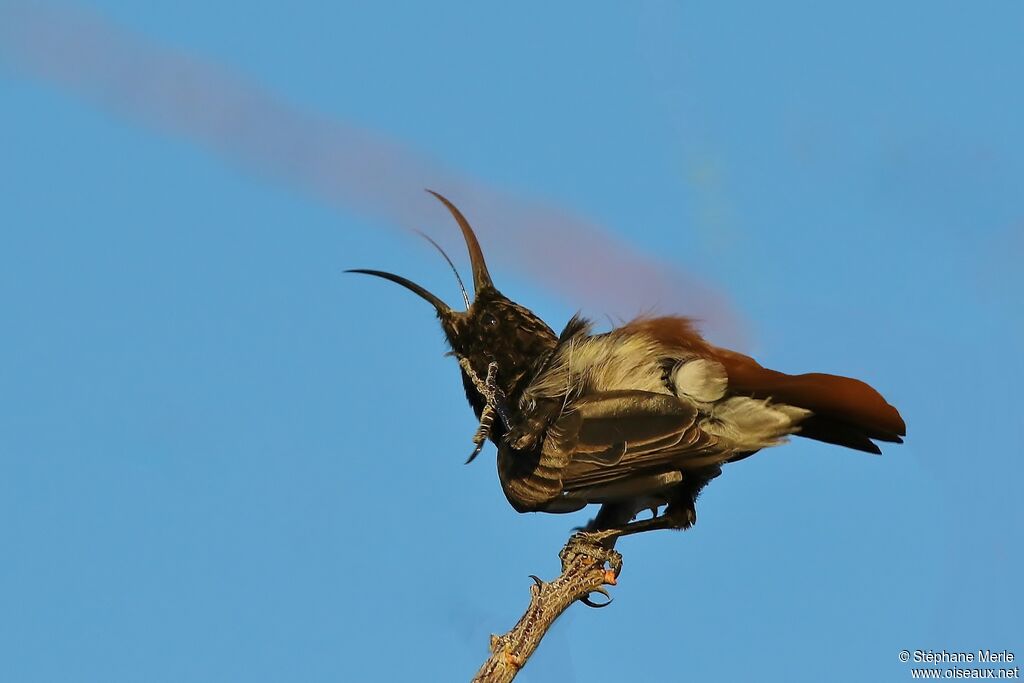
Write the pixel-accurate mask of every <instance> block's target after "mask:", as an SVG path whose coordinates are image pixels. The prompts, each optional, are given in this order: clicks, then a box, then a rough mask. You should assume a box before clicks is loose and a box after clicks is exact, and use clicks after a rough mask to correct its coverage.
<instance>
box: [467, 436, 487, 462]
mask: <svg viewBox="0 0 1024 683" xmlns="http://www.w3.org/2000/svg"><path fill="white" fill-rule="evenodd" d="M483 449H484V444H483V442H482V441H481V442H480V443H478V444H477V445H476V448H474V449H473V452H472V453H470V454H469V457H468V458H466V462H464V463H463V464H464V465H468V464H469V463H471V462H473V461H474V460H476V456H478V455H480V451H482V450H483Z"/></svg>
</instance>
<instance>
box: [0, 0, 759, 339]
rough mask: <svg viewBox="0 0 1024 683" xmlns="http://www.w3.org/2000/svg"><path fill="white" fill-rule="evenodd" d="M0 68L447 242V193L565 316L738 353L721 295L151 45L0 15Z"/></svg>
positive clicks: (89, 17)
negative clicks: (693, 323)
mask: <svg viewBox="0 0 1024 683" xmlns="http://www.w3.org/2000/svg"><path fill="white" fill-rule="evenodd" d="M5 62H6V67H7V69H9V70H12V71H13V73H14V74H15V75H18V76H21V77H27V78H31V79H35V80H41V81H43V82H45V83H48V84H50V85H54V86H57V87H59V88H60V89H62V90H65V91H68V92H72V93H75V94H77V95H79V96H81V97H83V98H85V99H86V100H88V101H90V102H92V103H94V104H96V105H98V106H100V107H102V108H103V109H105V110H107V111H109V112H112V113H114V114H116V115H119V116H124V117H126V118H129V119H131V120H133V121H135V122H137V123H140V124H143V125H145V126H148V127H150V128H153V129H157V130H159V131H162V132H165V133H170V134H173V135H176V136H179V137H182V138H186V139H188V140H191V141H193V142H195V143H198V144H201V145H203V146H204V147H205V148H207V149H210V150H212V151H215V152H216V153H218V154H219V155H221V156H222V157H223V158H225V159H227V160H229V161H231V162H232V163H234V164H235V165H237V166H239V167H242V168H244V169H246V170H250V171H255V172H257V173H259V174H260V175H263V176H267V177H270V178H273V179H276V180H278V181H282V182H284V183H286V184H288V185H289V186H291V187H292V188H294V189H296V190H299V191H301V192H304V193H306V194H309V195H312V196H314V197H316V198H318V199H320V200H322V201H326V202H328V203H330V204H332V205H335V206H338V207H341V208H344V209H346V210H352V211H356V212H358V213H361V214H364V215H366V216H368V217H372V218H375V219H382V220H383V221H384V222H386V223H388V224H392V225H395V226H400V227H403V228H412V227H422V226H424V225H427V224H429V225H432V226H437V229H436V230H434V232H435V234H443V231H446V230H448V229H449V228H450V226H448V225H447V223H446V216H445V215H444V212H443V211H439V210H438V206H437V203H436V202H435V201H434V200H433V199H432V198H430V197H428V196H427V195H426V194H425V193H424V192H423V191H422V190H423V188H427V187H429V188H433V189H436V190H439V191H442V192H444V193H445V194H446V195H447V196H449V197H451V198H452V199H453V200H454V201H456V203H457V204H458V205H459V206H460V207H461V208H462V209H463V211H464V212H465V213H466V215H467V216H468V217H470V220H471V221H472V223H473V225H474V226H475V227H476V228H477V229H478V231H479V232H480V236H481V239H482V240H483V242H484V244H485V245H486V246H487V248H488V253H489V254H493V255H494V256H495V257H496V258H497V259H498V260H504V261H505V262H506V263H509V264H510V265H512V266H513V267H515V268H516V269H518V270H519V271H520V272H521V273H523V274H524V275H526V276H528V277H530V278H531V279H535V280H537V281H539V282H540V283H541V284H543V285H546V286H548V287H550V288H552V289H554V290H555V291H557V292H559V293H560V294H561V295H562V296H563V297H564V298H565V299H566V300H567V301H569V302H571V303H572V304H574V305H582V306H584V307H586V308H587V309H588V310H591V311H593V312H596V313H612V314H616V315H620V316H625V317H630V316H632V315H635V314H636V313H639V312H647V311H650V310H651V309H652V308H656V309H658V310H659V311H662V312H669V313H683V314H687V315H691V316H693V317H696V318H698V319H699V320H701V322H702V326H703V327H704V328H705V329H706V330H707V331H709V332H710V333H711V335H712V336H713V337H714V338H715V339H716V341H720V342H724V343H733V344H736V343H737V342H738V337H740V336H741V335H740V326H739V325H738V323H737V320H736V318H735V317H734V316H733V315H732V314H731V312H730V307H729V305H728V303H727V302H726V301H725V300H724V299H723V297H722V296H721V295H719V294H717V293H715V292H712V291H710V290H709V289H708V288H707V287H706V286H704V285H702V284H700V283H699V282H697V281H696V280H694V279H693V278H691V277H688V276H686V275H685V274H683V273H680V272H679V271H677V270H675V269H673V268H671V267H670V266H668V265H666V264H662V263H658V262H656V261H655V260H654V259H652V258H650V257H649V256H646V255H643V254H640V253H637V252H636V251H635V250H634V249H632V248H630V247H629V246H627V245H625V244H622V243H620V242H618V241H616V240H615V239H614V238H612V237H611V236H610V235H609V234H607V233H606V232H605V231H604V230H602V229H601V228H600V227H598V226H596V225H594V224H593V223H591V222H589V221H587V220H584V219H582V218H580V217H577V216H573V215H571V214H570V213H568V212H566V211H562V210H559V209H557V208H555V207H551V206H546V205H543V204H540V203H535V202H528V201H523V200H521V199H519V198H516V197H513V196H511V195H508V194H506V193H503V192H501V191H498V190H496V189H493V188H490V187H487V186H485V185H484V184H482V183H480V182H478V181H475V180H472V179H470V178H468V177H466V176H464V175H462V174H459V173H457V172H454V171H452V170H450V169H446V168H444V167H443V166H442V165H441V164H438V163H435V162H433V161H432V160H430V159H428V158H426V157H425V156H424V155H421V154H419V153H417V152H416V151H414V150H412V149H410V148H408V147H406V146H404V145H402V144H400V143H398V142H395V141H392V140H388V139H386V138H384V137H383V136H381V135H379V134H375V133H373V132H370V131H367V130H363V129H360V128H358V127H356V126H352V125H349V124H346V123H343V122H340V121H336V120H330V119H328V118H326V117H324V116H322V115H318V114H317V113H315V112H312V111H305V110H302V109H300V108H297V107H295V106H293V105H291V104H289V103H287V102H285V101H282V100H280V99H278V98H277V97H275V96H274V94H273V93H271V92H268V91H267V90H264V89H262V88H260V87H259V86H258V85H256V84H254V83H251V82H247V81H246V80H245V79H244V78H242V77H240V76H239V75H238V74H234V73H231V72H230V71H228V70H226V69H224V68H222V67H219V66H218V65H216V64H211V63H208V62H204V61H201V60H199V59H197V58H195V57H193V56H190V55H187V54H184V53H182V52H178V51H175V50H173V49H169V48H166V47H162V46H158V45H154V44H152V43H151V42H150V41H148V40H147V39H146V38H145V37H144V36H142V35H137V34H134V33H132V32H130V31H129V30H126V29H124V28H121V27H119V26H116V25H113V24H112V23H110V22H109V21H107V20H105V19H104V18H103V17H101V16H98V15H96V14H92V13H89V12H86V11H83V10H82V9H70V8H67V7H60V8H58V7H51V6H46V5H41V4H38V3H27V2H9V3H4V4H0V66H2V65H4V63H5ZM624 201H625V199H624ZM630 227H631V228H639V227H641V226H630ZM453 237H454V235H453ZM445 241H447V240H445ZM342 265H346V266H349V265H360V264H349V263H345V264H339V267H340V266H342ZM375 265H386V264H375ZM407 275H411V274H409V273H407Z"/></svg>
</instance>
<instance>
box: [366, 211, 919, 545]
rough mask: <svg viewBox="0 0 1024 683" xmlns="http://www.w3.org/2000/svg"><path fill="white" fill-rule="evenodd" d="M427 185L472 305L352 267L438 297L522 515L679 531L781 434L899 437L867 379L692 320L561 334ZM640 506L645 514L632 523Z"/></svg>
mask: <svg viewBox="0 0 1024 683" xmlns="http://www.w3.org/2000/svg"><path fill="white" fill-rule="evenodd" d="M431 194H433V195H434V196H435V197H437V198H438V199H439V200H440V201H441V202H442V203H443V204H444V205H445V206H446V207H447V208H448V210H449V211H450V212H451V214H452V216H453V217H454V218H455V221H456V222H457V223H458V225H459V227H460V228H461V230H462V235H463V238H464V239H465V242H466V245H467V247H468V250H469V257H470V261H471V263H472V268H473V286H474V290H475V295H474V298H473V300H472V301H470V299H469V296H468V294H467V293H466V290H465V287H463V286H462V281H461V279H459V286H460V288H462V293H463V298H464V299H465V302H466V307H467V308H466V310H465V311H456V310H453V309H452V308H451V307H449V306H448V305H447V304H446V303H444V302H443V301H442V300H441V299H439V298H438V297H436V296H435V295H433V294H431V293H430V292H429V291H427V290H426V289H424V288H423V287H421V286H420V285H418V284H416V283H414V282H412V281H410V280H407V279H406V278H403V277H401V276H399V275H394V274H392V273H388V272H384V271H379V270H365V269H357V270H352V271H349V272H355V273H363V274H367V275H374V276H377V277H381V278H384V279H387V280H390V281H392V282H395V283H398V284H399V285H402V286H403V287H405V288H407V289H409V290H411V291H412V292H414V293H415V294H417V295H419V296H420V297H422V298H423V299H425V300H427V301H428V302H430V303H431V304H432V305H433V306H434V309H435V310H436V312H437V316H438V318H439V319H440V322H441V327H442V329H443V330H444V333H445V336H446V337H447V339H448V344H449V345H450V347H451V352H452V355H454V356H455V357H457V358H458V360H459V365H460V367H461V370H462V382H463V385H464V387H465V391H466V397H467V398H468V399H469V403H470V405H471V406H472V407H473V411H474V412H475V413H476V416H477V418H478V419H479V420H480V429H479V430H478V432H477V434H476V437H475V438H474V442H475V443H476V450H474V451H473V454H472V455H471V456H470V460H472V459H473V458H474V457H475V456H476V454H477V453H479V451H480V448H481V446H482V445H483V442H484V440H485V439H486V438H490V440H491V441H492V442H493V443H494V444H495V445H496V446H497V448H498V458H497V463H498V477H499V479H500V481H501V486H502V489H503V491H504V492H505V496H506V497H507V498H508V501H509V502H510V503H511V504H512V506H513V507H514V508H515V509H516V510H518V511H520V512H552V513H563V512H573V511H576V510H579V509H581V508H583V507H584V506H586V505H588V504H591V503H600V504H602V507H601V509H600V511H599V513H598V515H597V517H596V518H595V519H594V520H593V521H592V522H591V524H590V526H589V529H591V530H594V531H599V530H613V531H614V532H615V533H616V534H618V535H624V534H628V533H635V532H638V531H647V530H653V529H664V528H677V529H685V528H689V527H690V526H692V525H693V524H694V522H695V521H696V510H695V503H696V499H697V496H698V495H699V493H700V492H701V490H702V489H703V488H704V486H705V485H706V484H707V483H708V482H709V481H710V480H711V479H713V478H715V477H717V476H718V475H719V474H721V471H722V469H721V468H722V466H723V465H725V464H726V463H731V462H735V461H737V460H742V459H743V458H746V457H749V456H750V455H753V454H754V453H756V452H757V451H759V450H761V449H762V448H768V447H770V446H776V445H778V444H780V443H783V442H784V441H785V440H786V437H788V436H790V435H795V436H800V437H805V438H809V439H815V440H817V441H823V442H826V443H831V444H836V445H839V446H845V447H847V448H852V449H856V450H860V451H866V452H868V453H880V452H881V451H880V450H879V448H878V446H877V445H876V444H875V443H874V442H875V441H888V442H893V443H902V439H901V438H900V437H902V436H903V435H905V434H906V426H905V424H904V422H903V419H902V418H901V417H900V414H899V412H898V411H897V410H896V408H894V407H893V406H891V405H889V404H888V403H887V402H886V401H885V399H884V398H882V396H881V395H880V394H879V393H878V392H877V391H875V390H874V389H873V388H871V387H870V386H868V385H867V384H865V383H864V382H861V381H859V380H855V379H851V378H848V377H840V376H836V375H826V374H820V373H811V374H803V375H788V374H785V373H781V372H776V371H774V370H769V369H767V368H764V367H762V366H761V365H759V364H758V363H757V361H755V360H754V359H752V358H750V357H748V356H745V355H743V354H740V353H736V352H735V351H729V350H726V349H722V348H719V347H716V346H713V345H712V344H710V343H708V342H707V341H705V340H704V339H703V338H702V337H701V336H700V334H699V333H698V332H697V331H696V329H695V328H694V326H693V325H692V324H691V322H690V321H689V320H688V319H686V318H682V317H646V318H638V319H636V320H633V321H632V322H629V323H627V324H625V325H622V326H621V327H616V328H614V329H612V330H611V331H609V332H604V333H601V334H596V333H594V331H593V328H592V325H591V323H590V322H588V321H587V320H585V319H583V318H580V317H578V316H576V317H573V318H572V319H571V320H570V321H569V323H568V324H567V325H566V326H565V328H564V329H563V330H562V332H561V334H555V332H554V331H553V330H552V329H551V328H550V327H548V325H547V324H545V323H544V321H543V320H541V319H540V318H538V317H537V316H536V315H534V314H533V313H532V312H531V311H530V310H529V309H527V308H525V307H523V306H521V305H519V304H517V303H515V302H514V301H511V300H510V299H508V298H507V297H505V296H503V295H502V294H501V293H500V292H499V291H498V290H497V289H496V288H495V286H494V284H493V282H492V281H491V276H490V274H489V273H488V270H487V264H486V262H485V261H484V255H483V252H482V251H481V249H480V244H479V243H478V241H477V238H476V235H475V234H474V233H473V229H472V228H471V227H470V225H469V222H468V221H467V220H466V219H465V217H464V216H463V215H462V213H461V212H459V210H458V209H457V208H456V207H455V206H454V205H453V204H452V203H451V202H449V201H448V200H447V199H445V198H444V197H442V196H441V195H439V194H437V193H434V192H431ZM428 239H429V238H428ZM435 246H437V245H436V244H435ZM438 249H439V250H440V247H438ZM441 253H442V255H444V257H445V259H446V260H447V261H448V263H449V265H451V266H452V269H453V270H455V266H454V265H452V262H451V259H449V258H448V256H447V254H444V251H443V250H441ZM455 273H456V277H457V278H458V271H457V270H455ZM467 462H468V461H467ZM662 506H665V507H664V511H661V507H662ZM645 509H651V510H653V511H654V515H653V516H652V517H650V518H647V519H644V520H642V521H633V520H634V518H635V517H636V516H637V513H638V512H640V511H642V510H645Z"/></svg>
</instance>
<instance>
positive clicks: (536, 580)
mask: <svg viewBox="0 0 1024 683" xmlns="http://www.w3.org/2000/svg"><path fill="white" fill-rule="evenodd" d="M530 578H531V579H533V582H534V583H535V584H537V588H543V587H544V582H543V581H541V579H540V577H539V576H537V575H536V574H530Z"/></svg>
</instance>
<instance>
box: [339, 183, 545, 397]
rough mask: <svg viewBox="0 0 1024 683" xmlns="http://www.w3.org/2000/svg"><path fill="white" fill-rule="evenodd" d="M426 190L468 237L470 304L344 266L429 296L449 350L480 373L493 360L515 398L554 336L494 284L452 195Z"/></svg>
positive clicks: (504, 385)
mask: <svg viewBox="0 0 1024 683" xmlns="http://www.w3.org/2000/svg"><path fill="white" fill-rule="evenodd" d="M428 192H430V193H431V194H432V195H434V196H435V197H437V199H438V200H439V201H441V203H443V204H444V205H445V206H446V207H447V208H448V211H450V212H451V214H452V216H453V217H454V218H455V222H456V223H458V225H459V228H460V229H461V230H462V236H463V239H464V240H465V241H466V248H467V249H468V251H469V260H470V263H471V264H472V268H473V290H474V297H473V301H472V302H470V304H469V308H467V309H466V310H465V311H456V310H453V309H452V308H451V307H450V306H448V304H446V303H445V302H444V301H442V300H441V299H439V298H438V297H436V296H434V295H433V294H431V293H430V292H429V291H427V290H426V289H424V288H423V287H421V286H420V285H418V284H416V283H415V282H412V281H411V280H407V279H406V278H404V277H401V276H399V275H394V274H392V273H387V272H384V271H380V270H365V269H358V270H351V271H348V272H352V273H363V274H366V275H374V276H376V277H381V278H384V279H386V280H390V281H392V282H395V283H397V284H399V285H402V286H403V287H405V288H406V289H408V290H410V291H412V292H413V293H415V294H416V295H418V296H419V297H421V298H423V299H425V300H426V301H428V302H430V304H431V305H433V307H434V309H435V310H436V311H437V317H438V319H439V320H440V321H441V328H442V329H443V330H444V333H445V336H446V337H447V338H448V344H449V345H450V346H451V348H452V351H453V352H454V353H455V354H456V355H457V356H459V357H461V358H466V359H467V360H469V362H470V364H471V365H472V366H473V370H474V371H475V372H476V373H477V374H478V375H479V376H480V377H484V376H485V375H486V374H487V366H488V365H489V364H490V363H491V362H492V361H496V362H497V363H498V374H497V381H498V385H499V386H500V387H501V389H502V390H503V391H504V392H505V395H506V396H507V397H508V398H509V399H511V400H513V401H514V400H516V399H518V397H519V394H520V393H521V392H522V390H523V389H524V388H525V386H526V384H527V383H528V382H529V380H530V378H531V377H532V375H533V373H534V371H535V370H536V368H537V366H538V364H539V363H541V362H543V360H544V358H545V357H546V355H547V353H548V352H549V351H550V350H551V349H553V348H554V347H555V344H556V342H557V336H556V335H555V333H554V331H553V330H552V329H551V328H550V327H548V326H547V325H546V324H545V323H544V321H543V320H541V319H540V318H538V317H537V316H536V315H534V314H533V312H532V311H530V310H529V309H527V308H525V307H523V306H520V305H519V304H517V303H515V302H514V301H512V300H511V299H509V298H508V297H506V296H504V295H503V294H502V293H501V292H499V291H498V290H497V289H496V288H495V287H494V283H493V282H492V281H491V276H490V273H489V272H488V270H487V263H486V261H484V255H483V251H482V250H481V249H480V243H479V242H478V241H477V238H476V235H475V234H474V232H473V229H472V228H471V227H470V225H469V222H468V221H467V220H466V218H465V217H464V216H463V215H462V213H461V212H460V211H459V210H458V209H457V208H456V207H455V205H454V204H452V203H451V202H450V201H448V200H447V199H445V198H444V197H442V196H441V195H440V194H438V193H436V192H433V191H430V190H428ZM442 253H443V252H442ZM446 258H447V257H446ZM463 383H464V384H465V385H466V394H467V397H468V398H469V400H470V403H471V404H472V405H473V408H474V410H475V411H476V412H477V414H479V412H480V410H481V409H482V407H483V398H482V397H481V396H480V395H479V394H478V393H477V392H476V389H475V388H474V387H473V384H472V382H470V381H468V378H466V377H465V376H464V377H463Z"/></svg>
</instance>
